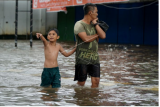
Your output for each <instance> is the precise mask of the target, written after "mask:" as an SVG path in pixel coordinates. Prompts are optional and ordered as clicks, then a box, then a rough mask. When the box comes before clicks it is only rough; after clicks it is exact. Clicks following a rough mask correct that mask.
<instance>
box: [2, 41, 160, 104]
mask: <svg viewBox="0 0 160 107" xmlns="http://www.w3.org/2000/svg"><path fill="white" fill-rule="evenodd" d="M60 44H61V45H62V46H63V47H64V49H65V50H68V49H69V50H70V49H71V48H72V47H73V46H74V43H65V42H60ZM99 56H100V66H101V79H100V85H99V88H95V89H92V88H90V86H91V79H90V78H88V79H87V81H86V84H85V86H84V87H80V86H77V85H76V81H73V79H74V70H75V68H74V65H75V53H74V54H73V55H71V56H69V57H64V56H63V55H62V54H61V53H59V56H58V63H59V69H60V73H61V86H62V87H61V88H59V89H53V88H43V87H40V83H41V73H42V70H43V64H44V51H43V43H42V41H40V40H37V41H36V40H35V41H33V47H32V48H30V44H29V40H18V47H17V48H15V47H14V40H0V106H11V105H12V106H158V103H159V98H158V96H159V95H158V91H159V86H158V83H159V80H158V75H159V73H158V71H159V70H158V46H142V45H120V44H99Z"/></svg>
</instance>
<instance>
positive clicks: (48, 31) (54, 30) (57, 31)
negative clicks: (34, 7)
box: [48, 28, 59, 36]
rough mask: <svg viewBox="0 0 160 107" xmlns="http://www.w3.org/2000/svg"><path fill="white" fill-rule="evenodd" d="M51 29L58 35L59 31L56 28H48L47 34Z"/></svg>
mask: <svg viewBox="0 0 160 107" xmlns="http://www.w3.org/2000/svg"><path fill="white" fill-rule="evenodd" d="M52 30H54V31H55V32H56V33H57V35H58V36H59V31H58V30H57V29H56V28H52V29H50V30H49V31H48V34H49V32H50V31H52Z"/></svg>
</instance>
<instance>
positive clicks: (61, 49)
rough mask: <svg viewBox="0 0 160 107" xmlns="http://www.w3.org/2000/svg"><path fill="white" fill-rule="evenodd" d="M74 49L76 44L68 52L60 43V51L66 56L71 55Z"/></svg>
mask: <svg viewBox="0 0 160 107" xmlns="http://www.w3.org/2000/svg"><path fill="white" fill-rule="evenodd" d="M75 51H76V46H75V48H74V49H73V50H71V51H70V52H66V51H65V50H64V49H63V47H62V46H61V45H60V52H61V54H63V55H64V56H65V57H68V56H70V55H72V54H73V53H74V52H75Z"/></svg>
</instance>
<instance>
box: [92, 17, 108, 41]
mask: <svg viewBox="0 0 160 107" xmlns="http://www.w3.org/2000/svg"><path fill="white" fill-rule="evenodd" d="M97 20H98V18H97V19H94V20H93V21H92V23H93V24H96V23H97ZM95 28H96V30H97V34H98V36H99V38H101V39H105V38H106V33H105V32H104V31H103V30H102V29H101V27H100V26H99V25H98V24H97V25H95Z"/></svg>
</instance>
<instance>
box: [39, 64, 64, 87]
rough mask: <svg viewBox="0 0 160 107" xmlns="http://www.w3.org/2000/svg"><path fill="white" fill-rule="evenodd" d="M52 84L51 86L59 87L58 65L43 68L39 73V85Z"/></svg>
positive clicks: (46, 85)
mask: <svg viewBox="0 0 160 107" xmlns="http://www.w3.org/2000/svg"><path fill="white" fill-rule="evenodd" d="M50 85H51V86H52V88H59V87H61V76H60V73H59V67H55V68H43V72H42V75H41V86H43V87H48V86H50Z"/></svg>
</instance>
